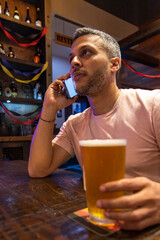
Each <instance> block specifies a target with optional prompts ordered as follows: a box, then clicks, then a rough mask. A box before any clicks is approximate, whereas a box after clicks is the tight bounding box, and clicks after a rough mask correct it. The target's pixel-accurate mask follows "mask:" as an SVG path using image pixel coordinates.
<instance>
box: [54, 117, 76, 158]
mask: <svg viewBox="0 0 160 240" xmlns="http://www.w3.org/2000/svg"><path fill="white" fill-rule="evenodd" d="M52 143H55V144H57V145H59V146H60V147H61V148H63V149H64V150H65V151H67V152H68V153H69V154H70V155H71V157H74V150H73V144H72V141H71V131H70V117H69V118H68V120H67V121H66V122H64V123H63V125H62V127H61V128H60V131H59V133H58V135H57V136H56V137H55V138H54V139H53V140H52Z"/></svg>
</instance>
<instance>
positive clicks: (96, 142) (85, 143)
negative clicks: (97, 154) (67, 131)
mask: <svg viewBox="0 0 160 240" xmlns="http://www.w3.org/2000/svg"><path fill="white" fill-rule="evenodd" d="M79 144H80V146H82V147H94V146H97V147H104V146H126V144H127V140H126V139H93V140H80V141H79Z"/></svg>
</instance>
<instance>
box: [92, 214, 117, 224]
mask: <svg viewBox="0 0 160 240" xmlns="http://www.w3.org/2000/svg"><path fill="white" fill-rule="evenodd" d="M89 220H90V221H91V222H92V223H94V224H96V225H101V226H107V225H114V224H115V221H114V220H112V219H110V218H100V217H95V216H93V215H92V214H90V213H89Z"/></svg>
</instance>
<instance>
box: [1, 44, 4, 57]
mask: <svg viewBox="0 0 160 240" xmlns="http://www.w3.org/2000/svg"><path fill="white" fill-rule="evenodd" d="M0 55H5V51H4V47H3V43H0Z"/></svg>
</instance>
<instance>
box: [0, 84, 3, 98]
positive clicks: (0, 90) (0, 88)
mask: <svg viewBox="0 0 160 240" xmlns="http://www.w3.org/2000/svg"><path fill="white" fill-rule="evenodd" d="M2 95H3V89H2V83H1V82H0V96H2Z"/></svg>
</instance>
